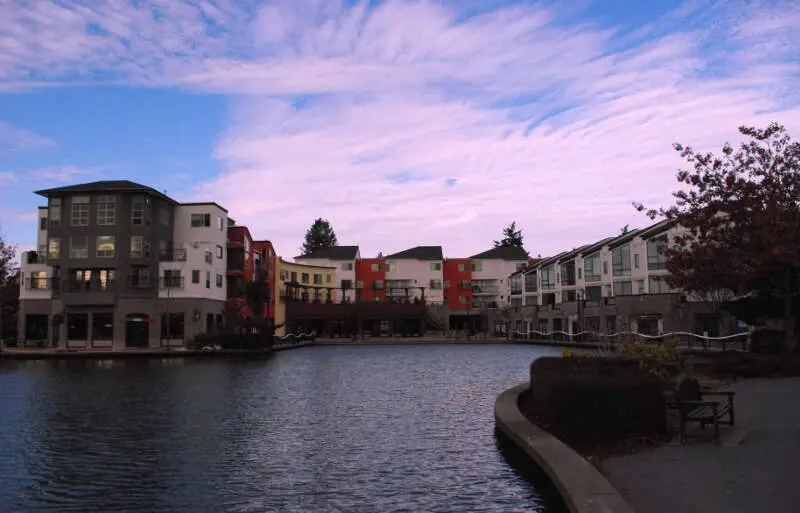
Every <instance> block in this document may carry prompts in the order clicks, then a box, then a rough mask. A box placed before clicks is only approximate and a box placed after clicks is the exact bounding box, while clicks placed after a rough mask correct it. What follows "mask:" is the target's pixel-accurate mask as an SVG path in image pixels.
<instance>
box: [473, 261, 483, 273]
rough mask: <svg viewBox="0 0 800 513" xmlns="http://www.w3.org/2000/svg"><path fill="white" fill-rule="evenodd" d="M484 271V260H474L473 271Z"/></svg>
mask: <svg viewBox="0 0 800 513" xmlns="http://www.w3.org/2000/svg"><path fill="white" fill-rule="evenodd" d="M481 271H483V262H472V272H474V273H479V272H481Z"/></svg>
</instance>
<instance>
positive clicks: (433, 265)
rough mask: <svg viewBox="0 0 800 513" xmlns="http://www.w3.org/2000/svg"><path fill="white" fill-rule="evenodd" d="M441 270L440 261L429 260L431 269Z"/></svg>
mask: <svg viewBox="0 0 800 513" xmlns="http://www.w3.org/2000/svg"><path fill="white" fill-rule="evenodd" d="M441 270H442V263H441V262H431V271H441Z"/></svg>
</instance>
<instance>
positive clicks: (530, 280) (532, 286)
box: [525, 271, 539, 292]
mask: <svg viewBox="0 0 800 513" xmlns="http://www.w3.org/2000/svg"><path fill="white" fill-rule="evenodd" d="M537 278H538V275H537V274H536V271H533V272H529V273H528V274H526V275H525V292H536V291H537V289H538V288H539V284H538V280H537Z"/></svg>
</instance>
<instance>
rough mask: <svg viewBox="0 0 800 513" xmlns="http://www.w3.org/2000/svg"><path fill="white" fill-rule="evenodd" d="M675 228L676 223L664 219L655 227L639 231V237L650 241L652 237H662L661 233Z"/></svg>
mask: <svg viewBox="0 0 800 513" xmlns="http://www.w3.org/2000/svg"><path fill="white" fill-rule="evenodd" d="M673 226H675V221H673V220H671V219H663V220H661V221H659V222H657V223H656V224H654V225H651V226H648V227H647V228H642V229H641V230H639V237H641V238H643V239H649V238H650V237H655V236H656V235H660V234H661V233H663V232H665V231H667V230H669V229H670V228H672V227H673Z"/></svg>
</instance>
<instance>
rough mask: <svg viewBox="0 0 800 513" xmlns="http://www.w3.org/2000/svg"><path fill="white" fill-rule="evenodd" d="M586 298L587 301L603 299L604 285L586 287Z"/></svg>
mask: <svg viewBox="0 0 800 513" xmlns="http://www.w3.org/2000/svg"><path fill="white" fill-rule="evenodd" d="M585 298H586V300H587V301H601V300H602V299H603V288H602V287H599V286H597V287H586V295H585Z"/></svg>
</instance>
